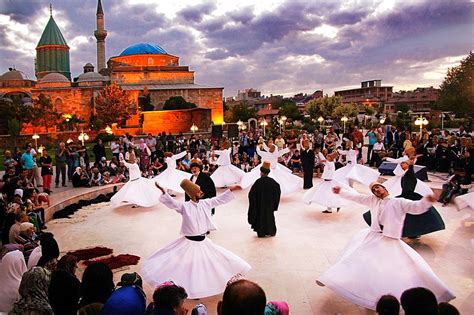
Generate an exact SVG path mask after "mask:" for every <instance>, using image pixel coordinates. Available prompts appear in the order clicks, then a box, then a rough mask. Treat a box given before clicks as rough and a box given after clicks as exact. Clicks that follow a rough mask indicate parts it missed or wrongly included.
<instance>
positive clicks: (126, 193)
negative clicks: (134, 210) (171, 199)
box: [110, 162, 161, 207]
mask: <svg viewBox="0 0 474 315" xmlns="http://www.w3.org/2000/svg"><path fill="white" fill-rule="evenodd" d="M124 163H125V166H126V167H127V168H128V172H129V174H130V180H129V181H128V182H126V183H125V185H123V186H122V188H120V189H119V191H117V193H116V194H115V195H113V196H112V198H110V201H111V203H112V205H113V206H115V207H118V206H120V205H121V204H134V205H137V206H140V207H152V206H154V205H157V204H158V203H159V202H160V199H159V198H160V195H161V193H160V191H159V190H158V189H157V188H156V187H155V182H154V181H153V180H151V179H148V178H145V177H142V174H141V171H140V167H139V166H138V164H136V163H133V164H130V163H127V162H124Z"/></svg>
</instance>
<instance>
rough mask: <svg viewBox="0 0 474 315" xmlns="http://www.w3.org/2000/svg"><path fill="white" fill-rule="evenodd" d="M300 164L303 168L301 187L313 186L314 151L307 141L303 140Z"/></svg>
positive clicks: (308, 187)
mask: <svg viewBox="0 0 474 315" xmlns="http://www.w3.org/2000/svg"><path fill="white" fill-rule="evenodd" d="M301 166H302V168H303V175H304V176H303V178H304V184H303V189H310V188H311V187H313V171H314V151H313V150H311V148H310V147H309V141H308V140H305V141H304V142H303V150H302V151H301Z"/></svg>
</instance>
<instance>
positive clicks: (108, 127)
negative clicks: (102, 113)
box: [105, 125, 114, 135]
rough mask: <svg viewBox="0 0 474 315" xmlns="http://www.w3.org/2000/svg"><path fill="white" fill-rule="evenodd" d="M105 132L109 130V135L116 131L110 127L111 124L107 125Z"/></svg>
mask: <svg viewBox="0 0 474 315" xmlns="http://www.w3.org/2000/svg"><path fill="white" fill-rule="evenodd" d="M105 132H107V133H108V134H109V135H111V134H113V133H114V132H113V131H112V128H110V126H109V125H107V127H105Z"/></svg>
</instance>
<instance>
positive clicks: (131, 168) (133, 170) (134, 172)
mask: <svg viewBox="0 0 474 315" xmlns="http://www.w3.org/2000/svg"><path fill="white" fill-rule="evenodd" d="M124 163H125V166H126V167H127V168H128V173H129V174H130V180H135V179H139V178H140V177H142V172H141V171H140V167H139V166H138V164H137V163H133V164H130V163H127V162H125V161H124Z"/></svg>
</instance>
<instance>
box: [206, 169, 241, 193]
mask: <svg viewBox="0 0 474 315" xmlns="http://www.w3.org/2000/svg"><path fill="white" fill-rule="evenodd" d="M244 175H245V172H244V171H242V170H241V169H240V168H238V167H237V166H235V165H232V164H228V165H220V166H219V167H218V168H217V169H216V170H215V171H214V173H212V175H211V179H212V181H213V182H214V185H215V186H216V187H219V188H222V187H226V186H230V185H236V184H238V183H240V181H241V180H242V176H244Z"/></svg>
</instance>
